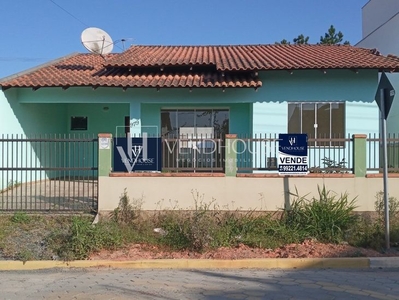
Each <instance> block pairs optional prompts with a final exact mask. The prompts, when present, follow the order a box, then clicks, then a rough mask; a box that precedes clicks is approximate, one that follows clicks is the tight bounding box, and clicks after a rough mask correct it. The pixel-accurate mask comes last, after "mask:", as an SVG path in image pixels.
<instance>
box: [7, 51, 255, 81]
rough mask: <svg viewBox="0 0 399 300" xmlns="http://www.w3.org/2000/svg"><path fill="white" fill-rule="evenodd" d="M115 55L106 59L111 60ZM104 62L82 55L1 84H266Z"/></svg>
mask: <svg viewBox="0 0 399 300" xmlns="http://www.w3.org/2000/svg"><path fill="white" fill-rule="evenodd" d="M112 56H115V54H112V55H110V56H109V57H106V58H107V59H108V58H110V57H112ZM103 63H104V59H103V58H102V57H101V56H99V55H96V54H80V55H76V56H73V57H70V58H68V59H65V60H62V61H60V62H58V63H55V64H52V65H49V66H47V67H43V68H39V69H37V70H36V71H33V72H31V73H28V74H25V75H21V76H18V77H16V78H13V79H9V80H7V79H6V80H5V81H3V82H1V83H0V85H1V86H2V87H3V89H6V88H8V87H32V88H39V87H69V86H108V87H124V88H131V87H193V88H196V87H198V88H200V87H248V88H256V87H261V86H262V82H261V81H260V80H259V79H258V78H257V77H255V76H253V75H251V74H250V73H237V72H236V73H229V74H225V75H224V76H223V74H221V73H220V72H219V73H218V72H190V73H189V72H173V73H170V72H157V73H155V72H146V71H138V72H137V71H132V70H129V69H128V68H108V69H105V68H104V67H103Z"/></svg>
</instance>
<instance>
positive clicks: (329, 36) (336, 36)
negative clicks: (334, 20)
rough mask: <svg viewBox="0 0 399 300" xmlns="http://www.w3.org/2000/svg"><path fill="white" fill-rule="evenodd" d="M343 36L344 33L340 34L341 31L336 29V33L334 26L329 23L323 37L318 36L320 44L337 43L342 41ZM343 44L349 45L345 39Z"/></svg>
mask: <svg viewBox="0 0 399 300" xmlns="http://www.w3.org/2000/svg"><path fill="white" fill-rule="evenodd" d="M343 38H344V35H343V34H342V32H341V31H338V33H336V31H335V28H334V26H333V25H331V26H330V28H329V29H328V32H326V33H325V34H324V37H323V36H321V37H320V44H321V45H337V44H340V43H341V42H342V40H343ZM344 45H349V42H348V41H345V42H344Z"/></svg>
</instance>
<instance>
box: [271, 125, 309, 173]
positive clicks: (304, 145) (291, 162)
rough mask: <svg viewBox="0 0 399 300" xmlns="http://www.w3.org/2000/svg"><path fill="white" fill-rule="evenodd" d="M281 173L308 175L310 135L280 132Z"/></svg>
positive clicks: (279, 159) (279, 167)
mask: <svg viewBox="0 0 399 300" xmlns="http://www.w3.org/2000/svg"><path fill="white" fill-rule="evenodd" d="M278 154H279V157H278V163H279V164H278V173H279V175H307V174H308V173H309V172H308V135H307V134H283V133H280V134H279V146H278Z"/></svg>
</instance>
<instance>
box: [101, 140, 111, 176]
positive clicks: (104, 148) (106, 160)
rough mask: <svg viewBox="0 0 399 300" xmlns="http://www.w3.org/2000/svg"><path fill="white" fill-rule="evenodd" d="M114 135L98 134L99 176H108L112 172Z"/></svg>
mask: <svg viewBox="0 0 399 300" xmlns="http://www.w3.org/2000/svg"><path fill="white" fill-rule="evenodd" d="M111 161H112V134H110V133H99V134H98V176H108V175H109V173H110V172H111V168H112V165H111Z"/></svg>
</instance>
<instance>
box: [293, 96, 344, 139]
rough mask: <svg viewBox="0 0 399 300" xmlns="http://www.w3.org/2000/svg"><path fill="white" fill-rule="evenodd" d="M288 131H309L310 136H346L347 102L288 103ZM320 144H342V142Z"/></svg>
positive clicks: (330, 137) (329, 137)
mask: <svg viewBox="0 0 399 300" xmlns="http://www.w3.org/2000/svg"><path fill="white" fill-rule="evenodd" d="M288 133H307V134H308V138H328V139H332V138H344V137H345V102H292V103H288ZM312 144H313V143H312ZM310 145H311V144H310ZM318 145H325V146H327V145H331V146H341V143H340V142H338V143H330V142H322V143H318Z"/></svg>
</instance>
